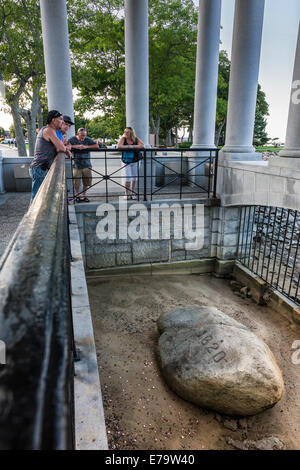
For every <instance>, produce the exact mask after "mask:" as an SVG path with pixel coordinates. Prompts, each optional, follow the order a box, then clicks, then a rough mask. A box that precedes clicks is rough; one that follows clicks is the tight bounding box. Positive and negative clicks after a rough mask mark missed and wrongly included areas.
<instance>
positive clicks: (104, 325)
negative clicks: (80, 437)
mask: <svg viewBox="0 0 300 470" xmlns="http://www.w3.org/2000/svg"><path fill="white" fill-rule="evenodd" d="M88 287H89V296H90V302H91V307H92V312H93V323H94V332H95V340H96V349H97V355H98V361H99V362H98V363H99V372H100V380H101V386H102V393H103V401H104V411H105V419H106V426H107V433H108V440H109V448H110V449H121V450H136V449H143V450H163V449H167V450H184V449H185V450H197V449H200V450H201V449H233V448H239V446H240V445H241V443H242V442H245V440H252V441H258V440H260V439H263V438H271V437H272V438H277V439H279V440H280V441H281V442H282V443H283V448H284V449H300V387H299V385H300V365H295V364H293V362H292V359H291V356H292V353H293V351H292V349H291V348H292V343H293V341H295V340H297V339H300V329H298V330H297V328H296V327H295V325H291V324H290V323H289V321H288V320H287V319H285V318H283V317H281V316H280V315H279V314H277V313H276V312H274V311H272V310H271V309H270V308H267V307H259V306H257V305H256V304H255V303H254V302H252V300H251V299H244V298H241V297H238V296H237V295H236V294H234V293H233V289H232V287H231V286H230V283H229V281H228V280H222V279H217V278H214V277H210V276H207V275H170V276H139V277H127V278H119V277H118V278H115V279H112V278H111V279H107V280H102V279H90V280H89V281H88ZM186 305H210V306H216V307H217V308H219V309H220V310H222V311H223V312H224V313H226V314H228V315H229V316H231V317H233V318H234V319H236V320H238V321H240V322H241V323H243V324H244V325H246V326H247V327H249V329H250V330H251V331H253V332H254V333H256V334H257V335H258V336H259V337H260V338H262V339H263V340H264V341H265V342H266V343H267V344H268V346H269V347H270V348H271V350H272V351H273V353H274V355H275V358H276V360H277V362H278V364H279V366H280V368H281V370H282V373H283V377H284V381H285V393H284V396H283V398H282V399H281V401H280V402H279V403H277V405H275V406H274V407H273V408H272V409H270V410H267V411H264V412H263V413H261V414H260V415H257V416H252V417H246V418H240V419H236V418H231V417H228V416H224V415H222V416H221V415H219V414H217V413H215V412H214V411H209V410H205V409H202V408H199V407H198V406H195V405H193V404H191V403H188V402H186V401H184V400H183V399H181V398H180V397H178V396H177V395H176V394H174V393H173V392H172V391H171V390H170V389H169V388H168V386H167V385H166V383H165V382H164V379H163V378H162V376H161V373H160V370H159V367H158V363H157V357H156V346H157V341H158V332H157V328H156V321H157V319H158V317H159V316H160V314H161V313H162V312H166V311H169V310H172V309H174V308H176V307H179V306H186ZM273 440H274V439H273ZM233 441H234V442H235V445H232V443H233ZM271 442H272V440H271Z"/></svg>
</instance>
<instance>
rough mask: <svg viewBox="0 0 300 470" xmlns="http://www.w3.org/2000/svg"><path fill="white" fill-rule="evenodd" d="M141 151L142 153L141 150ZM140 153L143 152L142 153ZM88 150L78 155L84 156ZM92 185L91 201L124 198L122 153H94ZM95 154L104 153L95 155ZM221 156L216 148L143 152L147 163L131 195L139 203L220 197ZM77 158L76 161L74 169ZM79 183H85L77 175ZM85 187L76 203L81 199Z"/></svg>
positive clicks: (143, 162)
mask: <svg viewBox="0 0 300 470" xmlns="http://www.w3.org/2000/svg"><path fill="white" fill-rule="evenodd" d="M137 151H138V150H137ZM139 151H140V149H139ZM84 152H86V150H82V151H78V150H76V153H84ZM91 152H92V157H91V163H92V166H91V171H92V183H91V185H90V186H89V188H88V189H87V195H88V198H89V199H90V198H92V199H95V200H96V199H98V198H104V199H105V200H106V202H108V201H109V200H112V199H113V198H114V197H118V196H120V195H123V194H124V191H125V184H124V170H125V167H126V166H127V165H126V164H125V163H123V162H122V161H121V151H120V150H118V149H99V150H98V149H92V150H91ZM94 152H100V156H99V155H95V153H94ZM218 152H219V150H218V149H216V148H193V149H181V148H149V149H143V150H142V153H143V159H142V160H141V161H139V162H138V171H137V175H136V176H137V179H136V185H135V188H134V190H130V195H131V196H133V198H134V199H137V200H143V201H147V200H152V199H153V198H156V197H166V196H172V197H176V198H179V199H182V197H184V196H188V197H199V196H203V195H205V196H206V197H208V198H211V197H216V185H217V168H218ZM75 165H76V158H72V166H75ZM75 179H81V177H76V176H74V175H73V183H74V180H75ZM82 192H83V190H82V187H81V189H80V191H79V193H78V194H77V195H76V194H75V191H73V199H74V200H75V201H76V196H80V195H81V194H82Z"/></svg>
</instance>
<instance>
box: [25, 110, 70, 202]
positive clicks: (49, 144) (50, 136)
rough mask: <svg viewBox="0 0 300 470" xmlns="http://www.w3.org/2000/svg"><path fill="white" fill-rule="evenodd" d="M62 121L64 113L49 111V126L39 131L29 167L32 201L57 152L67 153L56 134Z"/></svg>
mask: <svg viewBox="0 0 300 470" xmlns="http://www.w3.org/2000/svg"><path fill="white" fill-rule="evenodd" d="M62 121H63V118H62V114H61V113H60V112H59V111H56V110H52V111H49V113H48V116H47V126H45V127H42V129H41V130H40V131H39V133H38V136H37V139H36V143H35V149H34V157H33V160H32V163H31V165H30V169H29V173H30V176H31V178H32V193H31V201H30V203H31V202H32V201H33V199H34V197H35V195H36V193H37V192H38V190H39V188H40V186H41V184H42V182H43V181H44V179H45V177H46V175H47V173H48V170H49V168H50V167H51V165H52V163H53V161H54V158H55V157H56V155H57V153H58V152H64V153H67V147H66V146H65V145H64V144H63V142H62V141H61V140H59V138H58V137H57V135H56V131H57V129H59V128H60V126H61V124H62Z"/></svg>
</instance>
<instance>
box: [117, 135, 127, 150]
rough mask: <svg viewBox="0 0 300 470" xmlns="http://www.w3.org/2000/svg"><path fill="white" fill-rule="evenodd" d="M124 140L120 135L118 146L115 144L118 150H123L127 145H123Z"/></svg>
mask: <svg viewBox="0 0 300 470" xmlns="http://www.w3.org/2000/svg"><path fill="white" fill-rule="evenodd" d="M124 140H125V136H124V135H122V137H121V139H120V140H119V142H118V144H117V148H118V149H121V148H122V149H123V148H126V147H127V145H124Z"/></svg>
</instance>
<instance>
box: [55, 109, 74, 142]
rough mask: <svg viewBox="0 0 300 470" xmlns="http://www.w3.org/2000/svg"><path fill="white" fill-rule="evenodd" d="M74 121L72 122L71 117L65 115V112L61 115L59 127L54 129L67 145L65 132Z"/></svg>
mask: <svg viewBox="0 0 300 470" xmlns="http://www.w3.org/2000/svg"><path fill="white" fill-rule="evenodd" d="M74 124H75V123H74V122H72V119H71V118H70V116H67V115H66V114H64V115H63V121H62V125H61V127H60V129H58V130H57V131H56V135H57V137H58V138H59V140H61V141H62V142H63V143H64V144H65V145H66V146H67V147H68V145H70V144H68V140H67V132H68V130H69V129H70V127H71V126H74Z"/></svg>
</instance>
